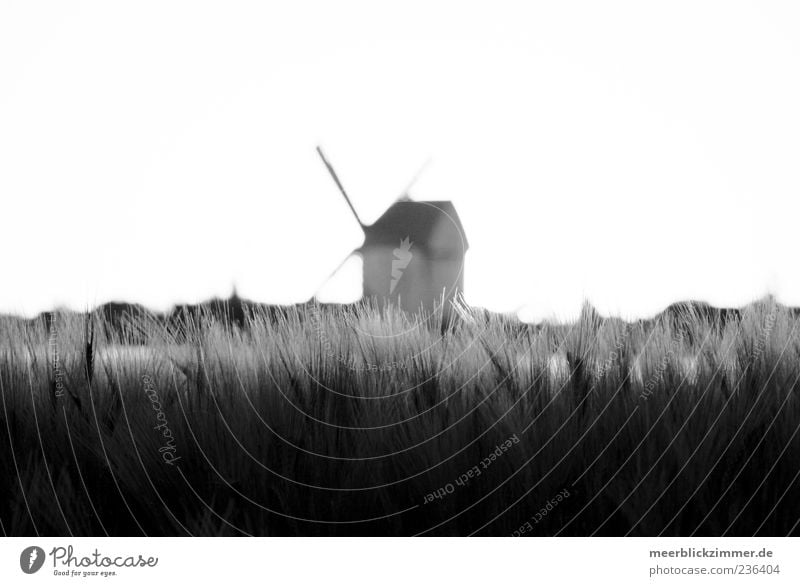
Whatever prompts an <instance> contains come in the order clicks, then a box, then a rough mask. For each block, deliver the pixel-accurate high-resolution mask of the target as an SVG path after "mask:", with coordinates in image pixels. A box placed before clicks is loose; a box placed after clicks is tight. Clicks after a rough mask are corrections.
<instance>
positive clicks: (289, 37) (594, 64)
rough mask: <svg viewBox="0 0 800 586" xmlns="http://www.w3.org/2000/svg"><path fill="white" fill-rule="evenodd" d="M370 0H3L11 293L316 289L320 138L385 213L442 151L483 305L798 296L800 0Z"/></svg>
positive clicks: (0, 210) (366, 210)
mask: <svg viewBox="0 0 800 586" xmlns="http://www.w3.org/2000/svg"><path fill="white" fill-rule="evenodd" d="M378 4H381V5H383V4H386V3H377V2H374V1H372V2H370V1H364V2H352V1H345V2H343V1H337V2H329V1H328V2H326V1H323V0H318V1H297V0H292V1H291V2H281V3H278V2H269V3H267V2H228V1H226V2H215V3H210V2H198V1H196V0H194V1H192V2H163V1H158V2H143V1H138V2H134V3H118V2H114V3H109V2H104V1H98V2H69V3H67V2H61V1H50V2H36V1H30V0H25V1H18V2H15V1H3V2H2V3H0V219H2V223H0V275H2V276H0V283H1V286H0V311H2V312H8V311H15V312H25V313H28V314H30V313H35V312H38V311H41V310H44V309H49V308H51V307H53V306H54V305H67V306H72V307H74V308H84V307H86V306H91V305H94V304H96V303H101V302H104V301H108V300H112V299H115V300H129V301H138V302H142V303H145V304H146V305H149V306H151V307H153V308H159V309H163V308H166V307H169V306H170V305H171V304H172V303H175V302H187V301H198V300H202V299H205V298H208V297H210V296H212V295H221V296H227V295H229V294H230V292H231V288H232V286H233V285H234V283H235V284H236V286H237V288H238V290H239V292H240V294H242V295H243V296H246V297H249V298H252V299H256V300H260V301H266V302H275V303H291V302H296V301H303V300H305V299H307V298H309V297H310V296H311V295H312V294H313V293H314V292H315V290H317V288H318V286H319V285H320V283H321V282H322V281H323V280H324V279H325V277H326V276H327V275H328V274H329V273H330V272H331V271H332V270H333V269H334V268H335V267H336V266H337V265H338V264H339V263H340V262H341V260H342V259H343V258H345V257H346V256H347V254H348V253H349V252H350V251H351V250H352V249H353V248H355V247H357V246H358V245H359V244H360V243H361V233H360V230H359V228H358V226H357V224H356V223H355V221H354V220H353V219H352V217H351V216H350V212H349V210H348V208H347V206H346V205H345V203H344V201H343V200H342V199H341V196H340V195H339V194H338V192H337V191H336V188H335V186H334V185H333V183H332V182H331V180H330V178H329V177H328V175H327V172H326V171H325V168H324V167H323V166H322V164H321V163H320V161H319V160H318V158H317V155H316V153H315V151H314V147H315V146H316V145H317V144H318V143H319V144H322V145H323V147H324V148H325V150H326V152H327V154H328V156H329V158H330V159H331V161H332V162H333V163H334V165H335V166H336V168H337V170H338V172H339V174H340V177H341V179H342V181H343V183H344V184H345V186H346V188H347V189H348V191H349V192H350V194H351V197H352V199H353V201H354V204H355V206H356V207H357V208H358V210H359V211H360V213H361V214H362V217H364V218H365V219H367V220H372V219H375V218H377V217H378V216H379V215H380V214H381V213H382V212H383V210H384V209H385V208H386V206H388V205H389V204H390V203H391V202H392V201H393V199H394V198H395V197H396V196H397V195H399V193H400V192H401V191H402V190H403V188H404V187H405V186H406V184H407V183H408V182H409V181H410V179H411V178H412V177H413V176H414V174H415V173H416V172H417V171H418V169H419V167H420V166H421V165H422V164H423V163H424V162H425V161H426V160H428V159H429V158H430V159H431V163H430V165H429V166H428V168H427V169H426V171H425V172H424V174H423V175H422V177H421V178H420V180H419V182H418V183H417V184H416V185H415V187H414V189H413V190H412V192H411V193H412V196H414V197H415V198H416V199H451V200H453V201H454V203H455V205H456V207H457V209H458V211H459V213H460V215H461V217H462V221H463V224H464V226H465V229H466V231H467V237H468V239H469V242H470V251H469V253H468V256H467V261H466V267H465V292H466V296H467V301H469V302H471V303H473V304H476V305H482V306H485V307H488V308H490V309H493V310H498V311H512V310H521V311H520V315H521V316H522V317H523V318H525V319H538V318H541V317H549V316H556V317H562V318H568V317H570V316H572V315H574V314H575V313H576V312H577V311H578V309H579V308H580V305H581V303H582V301H583V299H588V300H589V301H590V302H592V303H593V304H594V305H595V306H596V307H597V308H598V309H600V310H601V311H602V312H604V313H615V314H622V315H624V316H628V317H633V316H644V315H649V314H652V313H654V312H656V311H659V310H661V309H662V308H663V307H664V306H665V305H667V304H669V303H671V302H673V301H677V300H681V299H689V298H695V299H703V300H707V301H710V302H712V303H716V304H720V305H740V304H744V303H747V302H749V301H751V300H752V299H754V298H758V297H761V296H763V295H765V294H766V293H768V292H772V293H773V294H775V295H776V296H777V297H778V298H779V299H780V300H782V301H783V302H785V303H790V304H800V271H798V266H797V262H796V260H797V259H796V258H795V256H796V253H797V250H798V246H797V241H798V238H800V236H798V235H797V233H796V228H797V226H798V215H797V211H798V205H797V204H796V203H795V202H796V200H797V198H798V195H800V171H799V169H800V165H798V163H799V162H800V156H799V155H800V107H798V104H800V35H798V34H797V33H798V31H800V4H798V3H797V2H793V1H785V2H777V1H760V2H742V1H731V0H726V1H720V2H709V1H698V0H692V1H672V2H641V1H629V2H621V1H606V2H595V1H585V2H578V1H563V0H562V1H559V2H504V1H499V2H498V1H495V2H491V3H488V2H470V1H463V0H461V1H458V2H437V1H431V0H425V1H416V0H413V1H405V2H402V3H395V5H394V7H393V8H387V7H386V6H378ZM353 267H355V268H353ZM358 278H359V272H358V266H357V263H356V264H351V265H350V271H349V276H347V277H343V276H342V275H340V278H338V279H337V281H338V282H339V283H343V286H342V287H341V289H342V291H343V292H341V293H340V294H341V295H344V297H342V299H345V298H346V297H347V296H348V295H349V296H350V297H352V292H353V291H356V292H357V291H359V290H360V289H359V287H360V283H359V282H358ZM348 290H349V293H348ZM331 295H334V293H329V297H330V296H331Z"/></svg>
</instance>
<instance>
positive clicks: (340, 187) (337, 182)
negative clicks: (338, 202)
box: [317, 146, 365, 278]
mask: <svg viewBox="0 0 800 586" xmlns="http://www.w3.org/2000/svg"><path fill="white" fill-rule="evenodd" d="M317 152H318V153H319V156H320V158H321V159H322V162H323V163H325V166H326V167H327V168H328V173H330V174H331V177H333V181H334V182H335V183H336V187H338V188H339V191H340V192H341V193H342V195H343V196H344V200H345V201H346V202H347V205H348V206H350V211H351V212H353V215H354V216H355V218H356V222H358V225H359V226H361V228H362V229H363V228H364V227H365V226H364V222H362V221H361V218H359V217H358V212H356V208H355V207H353V203H352V202H351V201H350V198H349V197H348V196H347V192H346V191H345V190H344V187H343V186H342V182H341V181H339V177H338V176H337V175H336V171H334V169H333V165H331V164H330V163H329V162H328V159H327V157H325V153H323V152H322V147H320V146H317ZM329 278H330V277H329Z"/></svg>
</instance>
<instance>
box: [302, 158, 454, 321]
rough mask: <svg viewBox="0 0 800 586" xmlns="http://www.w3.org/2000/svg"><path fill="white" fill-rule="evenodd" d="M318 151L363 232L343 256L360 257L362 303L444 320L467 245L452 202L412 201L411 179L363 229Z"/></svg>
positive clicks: (330, 169)
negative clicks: (440, 316) (439, 311)
mask: <svg viewBox="0 0 800 586" xmlns="http://www.w3.org/2000/svg"><path fill="white" fill-rule="evenodd" d="M317 152H318V153H319V155H320V157H321V158H322V161H323V163H325V166H326V167H327V168H328V171H329V172H330V174H331V177H332V178H333V180H334V182H335V183H336V186H337V187H338V188H339V191H340V192H341V194H342V196H344V199H345V201H346V202H347V205H348V207H349V208H350V211H351V212H352V213H353V216H354V217H355V219H356V221H357V222H358V224H359V226H361V229H362V230H363V232H364V243H363V244H362V245H361V246H360V247H358V248H357V249H355V250H354V251H353V252H352V253H351V254H349V255H348V256H347V258H349V257H350V256H351V255H352V254H358V255H359V256H361V258H362V261H363V298H364V299H365V300H370V301H373V302H376V303H377V304H378V305H379V306H385V305H388V304H392V305H396V306H397V307H399V308H401V309H403V310H405V311H407V312H410V313H425V314H431V313H432V312H433V311H434V309H435V308H437V307H441V308H442V311H443V313H444V317H445V318H448V317H449V315H450V311H451V308H450V303H449V301H450V300H452V299H453V298H454V297H455V296H456V295H458V294H459V293H460V292H461V291H463V289H464V255H465V254H466V252H467V248H468V246H469V245H468V243H467V238H466V236H465V234H464V229H463V227H462V225H461V220H460V219H459V217H458V213H457V212H456V209H455V207H454V206H453V203H452V202H450V201H412V200H411V199H410V198H409V196H408V189H409V188H410V187H411V185H413V183H414V181H416V177H415V178H414V180H413V181H412V182H411V184H409V186H408V187H407V188H406V189H405V191H404V192H403V194H402V195H401V196H400V197H399V198H398V199H397V200H396V201H395V202H394V203H393V204H392V205H391V206H389V208H388V209H387V210H386V211H385V212H384V213H383V215H382V216H381V217H380V218H378V219H377V220H376V221H375V222H374V223H372V224H369V225H367V224H364V222H362V221H361V218H360V217H359V215H358V212H357V211H356V209H355V207H354V206H353V203H352V202H351V200H350V198H349V197H348V195H347V192H346V191H345V189H344V187H343V186H342V184H341V182H340V181H339V178H338V176H337V175H336V171H334V169H333V167H332V166H331V164H330V163H329V162H328V159H327V158H326V157H325V154H324V153H323V152H322V149H321V148H320V147H317ZM417 176H419V174H417ZM347 258H345V259H344V260H343V261H342V263H341V264H340V265H339V267H337V268H336V270H335V271H333V273H332V274H331V276H333V274H335V273H336V272H337V271H338V270H339V268H341V266H342V265H343V264H344V262H345V261H346V260H347ZM328 279H330V277H328ZM328 279H326V281H325V282H327V280H328Z"/></svg>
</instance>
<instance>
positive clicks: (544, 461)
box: [0, 299, 800, 535]
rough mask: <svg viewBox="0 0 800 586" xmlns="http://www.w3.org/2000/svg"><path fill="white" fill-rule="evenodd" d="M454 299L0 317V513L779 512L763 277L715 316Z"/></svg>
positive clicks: (87, 531)
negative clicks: (57, 384) (562, 313)
mask: <svg viewBox="0 0 800 586" xmlns="http://www.w3.org/2000/svg"><path fill="white" fill-rule="evenodd" d="M457 314H458V315H459V318H458V319H456V320H454V321H453V322H452V323H451V324H449V325H448V326H447V327H446V328H444V329H442V328H440V327H439V325H438V324H436V325H435V327H434V325H433V324H429V323H423V324H419V323H415V322H414V321H413V320H412V319H411V318H409V317H408V316H406V315H404V314H402V313H400V312H397V311H393V310H392V309H391V308H390V309H388V310H387V309H383V310H379V309H377V308H375V307H371V306H368V305H363V306H361V307H359V308H357V309H355V310H353V309H352V308H348V309H344V308H337V307H316V306H312V307H306V308H297V309H295V310H290V311H287V312H283V313H281V314H280V315H278V316H277V317H276V316H275V315H273V314H269V315H268V314H267V313H266V312H260V311H257V310H255V311H252V312H250V313H249V315H247V316H246V319H245V324H244V327H242V328H239V327H236V326H235V325H234V324H233V323H231V322H230V321H227V320H224V319H219V318H218V317H215V316H214V315H212V314H211V313H202V312H201V313H200V314H198V315H194V316H192V317H191V318H190V319H188V320H187V321H186V322H185V323H183V324H182V326H181V327H180V328H175V327H171V326H166V325H164V323H162V322H159V321H157V320H153V319H149V318H148V317H146V316H144V315H142V316H139V317H136V318H135V319H133V320H132V321H131V322H130V323H127V324H125V326H124V327H113V328H112V327H108V324H106V323H103V319H104V318H103V317H102V316H98V315H92V316H84V315H78V314H55V315H54V316H53V320H51V325H50V326H48V324H47V322H44V321H36V322H22V321H19V320H11V319H4V320H3V321H2V322H0V398H1V399H2V404H1V405H0V420H2V421H0V429H1V430H2V432H1V433H2V435H3V440H2V441H0V473H2V477H3V479H4V480H3V481H2V482H0V522H1V523H0V529H2V531H3V532H4V534H6V535H37V534H38V535H106V534H109V535H142V534H146V535H240V534H246V535H247V534H249V535H412V534H419V533H424V534H430V535H467V534H471V533H474V532H477V533H478V534H491V535H508V534H510V533H512V532H513V531H515V530H517V529H518V528H519V527H520V526H522V525H523V524H524V523H525V522H526V521H528V520H529V519H530V518H531V517H532V515H534V513H536V512H537V511H538V510H539V509H541V508H542V507H543V506H544V504H545V503H547V502H548V501H549V500H550V499H552V498H553V497H554V496H555V495H556V494H558V493H559V492H560V491H562V490H563V489H565V488H568V489H569V494H570V497H569V498H567V499H565V500H564V501H563V502H560V503H559V505H558V506H557V507H556V508H554V509H553V510H552V511H551V512H549V514H548V515H547V516H546V517H545V518H544V519H542V520H541V521H540V522H539V523H536V524H534V525H533V526H532V527H533V530H532V531H528V533H530V534H534V535H536V534H540V535H555V534H559V535H591V534H597V535H625V534H631V535H658V534H664V535H690V534H693V533H695V534H697V535H723V534H728V535H753V534H759V535H786V534H789V533H790V532H794V534H795V535H796V534H797V533H798V528H797V521H798V516H800V513H798V511H797V507H796V505H795V503H796V502H797V498H798V496H800V494H799V493H800V489H799V488H798V482H797V476H798V472H799V471H800V449H798V448H799V447H800V445H799V444H798V436H797V431H798V426H799V425H800V403H798V377H799V376H800V360H799V358H800V331H798V328H796V324H797V321H798V317H797V316H796V315H795V313H794V312H793V311H791V310H789V309H787V308H785V307H782V306H780V305H777V304H776V303H774V301H772V300H771V299H767V300H764V301H761V302H759V303H756V304H753V305H751V306H749V307H747V308H746V309H745V310H743V311H742V314H741V317H740V319H736V320H726V321H724V322H722V321H719V320H714V319H707V318H706V317H703V316H701V315H699V314H696V313H692V312H686V313H685V314H682V315H679V316H677V318H675V316H672V317H671V318H670V319H667V318H661V319H656V320H650V321H641V322H635V323H626V322H623V321H621V320H616V319H603V318H601V317H599V316H598V315H597V314H596V313H594V312H593V311H592V310H591V308H588V307H587V308H586V310H585V311H584V313H583V314H582V316H581V318H580V320H578V322H577V323H574V324H541V325H538V326H527V325H525V324H519V323H514V322H512V321H510V320H508V319H506V318H504V317H502V316H496V315H492V314H488V313H486V312H481V311H477V310H472V309H470V308H468V307H466V306H463V305H461V306H459V308H458V312H457ZM56 369H58V370H59V372H60V373H61V374H62V382H63V385H64V387H65V388H66V391H67V392H66V393H64V394H63V395H62V396H55V393H54V384H53V381H54V376H55V373H56ZM145 376H146V377H149V380H151V381H152V386H153V388H154V389H155V391H156V394H157V396H158V401H159V407H160V410H161V411H162V412H163V417H164V418H165V422H166V425H167V427H168V428H169V430H170V432H171V434H172V436H173V437H174V440H175V441H174V444H175V446H176V448H177V451H176V454H175V455H176V456H178V457H179V458H180V459H179V460H178V461H176V462H175V464H173V465H170V464H167V463H165V461H164V459H163V457H162V455H163V451H162V452H160V451H159V448H160V447H163V446H164V444H165V441H164V438H163V437H162V436H161V435H160V432H159V430H157V429H155V427H156V426H157V425H159V423H160V422H161V420H159V419H157V416H158V414H157V411H156V410H154V407H153V404H152V402H151V400H149V399H148V396H147V395H146V394H145V392H144V391H145V384H144V383H143V377H145ZM514 435H516V436H517V437H518V438H519V439H520V442H519V443H518V444H515V445H513V446H512V447H511V448H509V449H508V450H507V451H505V452H503V455H502V456H498V457H497V459H496V460H494V461H493V462H492V464H491V466H490V467H488V468H486V469H485V470H483V471H482V473H481V474H480V475H479V476H478V477H476V478H473V479H471V480H470V481H469V482H467V483H464V485H463V486H462V485H458V484H456V482H455V481H456V479H457V478H459V477H460V476H461V475H462V474H464V473H465V472H467V471H468V470H470V469H472V468H473V467H474V466H477V465H479V463H480V462H481V461H482V460H484V459H485V458H487V456H489V454H491V453H492V452H493V451H494V450H495V448H496V446H497V445H499V444H502V443H503V442H505V441H506V440H508V439H509V438H510V437H512V436H514ZM448 484H451V485H452V486H453V491H452V493H451V494H447V495H446V496H444V498H441V499H435V500H434V501H433V502H431V503H429V504H423V503H424V501H425V497H426V495H429V494H430V493H433V492H435V491H437V490H438V489H439V488H441V487H446V486H447V485H448Z"/></svg>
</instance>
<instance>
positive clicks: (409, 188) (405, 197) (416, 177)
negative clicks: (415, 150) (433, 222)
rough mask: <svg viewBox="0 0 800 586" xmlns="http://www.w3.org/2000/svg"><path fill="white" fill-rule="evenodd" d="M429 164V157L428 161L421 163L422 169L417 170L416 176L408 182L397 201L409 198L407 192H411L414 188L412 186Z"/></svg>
mask: <svg viewBox="0 0 800 586" xmlns="http://www.w3.org/2000/svg"><path fill="white" fill-rule="evenodd" d="M430 164H431V157H428V159H427V160H426V161H425V162H424V163H422V167H420V168H419V171H417V173H416V175H414V177H413V178H412V179H411V181H409V183H408V185H406V188H405V189H404V190H403V191H402V193H401V194H400V196H399V197H398V198H397V200H398V201H399V200H401V199H407V198H408V197H409V195H408V192H409V191H410V190H411V188H412V187H414V184H415V183H416V182H417V181H418V180H419V178H420V176H421V175H422V174H423V173H424V172H425V169H427V168H428V166H429V165H430Z"/></svg>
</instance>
